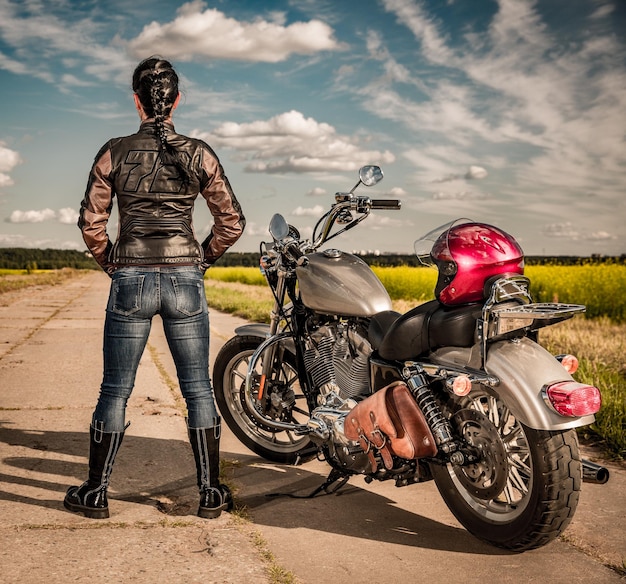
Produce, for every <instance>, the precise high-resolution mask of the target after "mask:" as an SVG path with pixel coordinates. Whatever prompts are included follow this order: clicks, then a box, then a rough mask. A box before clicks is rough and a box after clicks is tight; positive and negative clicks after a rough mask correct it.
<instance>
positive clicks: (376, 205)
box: [371, 199, 402, 209]
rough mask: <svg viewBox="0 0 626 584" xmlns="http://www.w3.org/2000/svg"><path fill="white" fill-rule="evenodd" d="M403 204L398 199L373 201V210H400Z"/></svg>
mask: <svg viewBox="0 0 626 584" xmlns="http://www.w3.org/2000/svg"><path fill="white" fill-rule="evenodd" d="M401 206H402V202H401V201H399V200H398V199H372V205H371V207H372V209H400V208H401Z"/></svg>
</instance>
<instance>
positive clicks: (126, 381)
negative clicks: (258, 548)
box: [64, 57, 245, 519]
mask: <svg viewBox="0 0 626 584" xmlns="http://www.w3.org/2000/svg"><path fill="white" fill-rule="evenodd" d="M133 91H134V99H135V106H136V108H137V112H138V113H139V117H140V119H141V125H140V128H139V131H138V132H137V133H136V134H133V135H131V136H126V137H123V138H115V139H113V140H110V141H109V142H107V143H106V144H105V145H104V146H103V148H102V149H101V150H100V152H99V153H98V155H97V156H96V159H95V162H94V165H93V167H92V169H91V174H90V176H89V182H88V184H87V191H86V193H85V198H84V199H83V202H82V204H81V211H80V218H79V220H78V226H79V227H80V229H81V231H82V235H83V239H84V240H85V243H86V244H87V247H88V248H89V250H90V251H91V253H92V254H93V257H94V258H95V259H96V261H97V262H98V263H99V264H100V266H101V267H102V268H103V269H104V270H105V271H106V272H107V273H108V274H109V275H110V276H111V279H112V282H111V291H110V294H109V300H108V303H107V309H106V320H105V325H104V374H103V380H102V385H101V388H100V395H99V398H98V402H97V404H96V408H95V411H94V413H93V417H92V423H91V427H90V447H89V478H88V480H87V481H86V482H84V483H83V484H82V485H80V486H76V487H70V488H69V489H68V491H67V494H66V496H65V500H64V504H65V507H66V508H67V509H69V510H70V511H74V512H78V513H82V514H84V515H85V516H87V517H91V518H94V519H101V518H106V517H109V509H108V503H107V497H106V491H107V487H108V484H109V477H110V475H111V470H112V468H113V462H114V460H115V456H116V454H117V452H118V450H119V447H120V445H121V444H122V439H123V437H124V431H125V429H126V427H127V425H126V424H125V409H126V403H127V401H128V398H129V397H130V394H131V392H132V389H133V386H134V382H135V375H136V373H137V367H138V365H139V360H140V358H141V355H142V353H143V351H144V348H145V346H146V342H147V340H148V334H149V332H150V326H151V322H152V317H153V316H154V315H155V314H160V315H161V318H162V320H163V326H164V330H165V335H166V337H167V341H168V344H169V348H170V351H171V353H172V357H173V358H174V362H175V364H176V371H177V374H178V380H179V384H180V388H181V391H182V394H183V397H184V398H185V401H186V404H187V411H188V434H189V439H190V441H191V446H192V450H193V454H194V458H195V462H196V469H197V478H198V488H199V489H200V506H199V509H198V515H199V516H200V517H207V518H213V517H218V516H219V515H220V514H221V512H222V510H224V509H230V508H231V507H232V497H231V494H230V492H229V490H228V488H227V487H226V486H225V485H221V484H220V482H219V480H218V474H219V437H220V418H219V415H218V412H217V409H216V407H215V402H214V399H213V392H212V388H211V384H210V380H209V361H208V358H209V357H208V352H209V320H208V312H207V303H206V297H205V291H204V279H203V278H204V272H205V270H206V269H207V268H208V267H209V266H210V265H211V264H213V263H214V262H215V261H216V260H217V259H218V258H219V257H220V256H221V255H222V254H223V253H224V252H225V251H226V250H227V249H228V248H229V247H230V246H231V245H232V244H234V243H235V242H236V241H237V239H239V237H240V236H241V234H242V233H243V229H244V227H245V219H244V216H243V214H242V212H241V207H240V206H239V203H238V202H237V199H236V198H235V195H234V193H233V191H232V189H231V187H230V184H229V182H228V179H227V178H226V176H225V175H224V171H223V169H222V166H221V165H220V162H219V160H218V158H217V156H216V155H215V153H214V152H213V150H211V148H210V147H209V146H208V145H207V144H205V143H204V142H202V141H201V140H196V139H193V138H189V137H187V136H183V135H181V134H177V133H176V132H175V131H174V126H173V124H172V113H173V111H174V110H175V109H176V107H177V105H178V102H179V100H180V94H179V92H178V76H177V74H176V72H175V71H174V69H173V68H172V65H171V64H170V63H169V62H168V61H165V60H163V59H160V58H157V57H151V58H149V59H146V60H145V61H143V62H141V63H140V64H139V65H138V66H137V68H136V69H135V72H134V74H133ZM198 194H200V195H202V196H203V197H204V199H205V200H206V202H207V205H208V207H209V209H210V211H211V214H212V215H213V219H214V225H213V227H212V229H211V232H210V234H209V236H208V237H207V238H206V239H205V240H204V241H203V242H202V244H199V243H198V241H197V240H196V238H195V235H194V230H193V226H192V209H193V205H194V200H195V199H196V197H197V196H198ZM115 197H117V205H118V211H119V229H118V236H117V240H116V241H115V243H112V242H111V241H110V239H109V237H108V235H107V231H106V227H107V222H108V220H109V216H110V212H111V208H112V206H113V199H114V198H115Z"/></svg>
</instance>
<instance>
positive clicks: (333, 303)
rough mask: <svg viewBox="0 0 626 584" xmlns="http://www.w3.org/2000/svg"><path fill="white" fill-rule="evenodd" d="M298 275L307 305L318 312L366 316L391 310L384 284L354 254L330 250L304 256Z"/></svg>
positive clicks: (297, 270)
mask: <svg viewBox="0 0 626 584" xmlns="http://www.w3.org/2000/svg"><path fill="white" fill-rule="evenodd" d="M296 275H297V277H298V286H299V289H300V294H301V296H302V301H303V302H304V305H305V306H307V307H308V308H310V309H311V310H315V311H316V312H321V313H323V314H338V315H341V316H363V317H365V316H373V315H374V314H377V313H379V312H382V311H383V310H391V298H389V294H388V293H387V290H385V287H384V286H383V285H382V283H381V281H380V280H379V279H378V278H377V277H376V274H374V272H372V270H371V269H370V267H369V266H368V265H367V264H366V263H365V262H364V261H363V260H362V259H361V258H359V257H357V256H355V255H353V254H349V253H345V252H342V251H340V250H338V249H326V250H324V251H322V252H317V253H312V254H309V255H306V256H303V257H302V258H300V260H299V262H298V266H297V268H296Z"/></svg>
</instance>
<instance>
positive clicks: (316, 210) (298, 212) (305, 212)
mask: <svg viewBox="0 0 626 584" xmlns="http://www.w3.org/2000/svg"><path fill="white" fill-rule="evenodd" d="M322 213H324V207H322V206H321V205H315V207H309V208H306V207H296V208H295V209H294V210H293V211H292V212H291V215H293V216H294V217H319V216H320V215H322Z"/></svg>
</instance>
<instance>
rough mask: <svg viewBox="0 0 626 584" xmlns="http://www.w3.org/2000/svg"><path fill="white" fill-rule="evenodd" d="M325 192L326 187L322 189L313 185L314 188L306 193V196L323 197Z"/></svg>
mask: <svg viewBox="0 0 626 584" xmlns="http://www.w3.org/2000/svg"><path fill="white" fill-rule="evenodd" d="M327 194H328V191H327V190H326V189H323V188H321V187H315V188H314V189H311V190H310V191H309V192H308V193H307V196H309V197H325V196H326V195H327Z"/></svg>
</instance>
